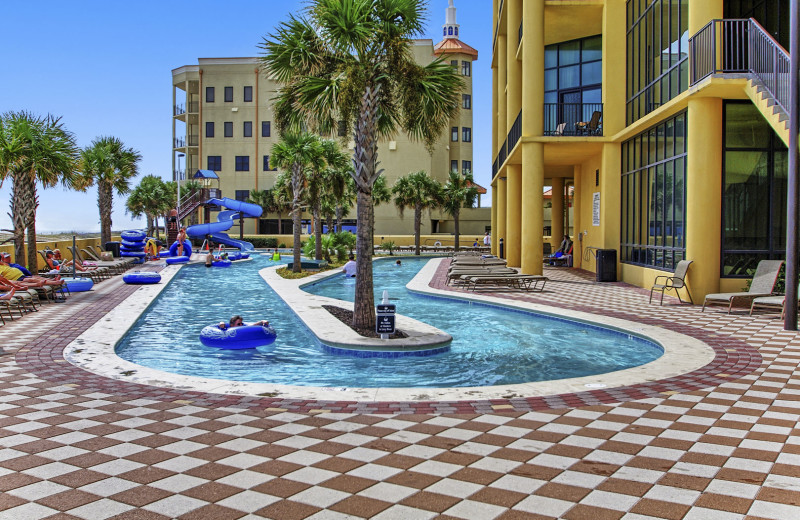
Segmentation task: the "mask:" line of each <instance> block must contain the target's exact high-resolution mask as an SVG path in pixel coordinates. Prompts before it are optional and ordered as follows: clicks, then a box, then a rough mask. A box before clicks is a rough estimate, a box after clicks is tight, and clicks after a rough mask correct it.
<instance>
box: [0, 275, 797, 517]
mask: <svg viewBox="0 0 800 520" xmlns="http://www.w3.org/2000/svg"><path fill="white" fill-rule="evenodd" d="M443 269H445V266H442V268H441V269H440V271H439V272H438V273H437V276H436V278H435V279H434V280H433V282H432V285H433V286H435V287H442V286H443ZM546 274H547V275H548V276H550V277H551V279H552V280H551V282H548V285H547V288H546V291H545V292H544V293H542V294H538V293H537V294H527V293H496V294H495V293H492V294H493V295H495V296H501V297H507V298H511V299H528V300H529V301H534V302H537V303H545V304H549V305H553V306H555V307H563V308H570V309H575V310H581V311H586V312H594V313H599V314H604V315H609V316H614V317H619V318H624V319H629V320H632V321H639V322H644V323H649V324H655V325H662V326H664V327H668V328H670V329H673V330H677V331H680V332H682V333H684V334H689V335H692V336H695V337H697V338H700V339H702V340H704V341H706V342H707V343H709V344H710V345H711V346H712V347H713V348H714V350H715V352H716V358H715V360H714V362H712V363H711V364H710V365H709V366H707V367H704V368H703V369H702V370H699V371H696V372H694V373H692V374H687V375H685V376H682V377H679V378H673V379H670V380H666V381H658V382H652V383H648V384H644V385H637V386H636V387H630V388H623V389H611V390H602V391H598V392H584V393H580V394H571V395H561V396H553V397H546V398H541V399H524V398H518V399H510V400H492V401H480V400H475V401H468V402H458V403H453V402H451V403H359V404H356V403H331V402H314V401H292V400H276V399H270V398H265V397H244V398H243V397H239V396H223V395H213V394H203V393H199V392H180V391H177V390H172V389H163V388H155V387H148V386H144V385H136V384H130V383H126V382H123V381H114V380H110V379H107V378H104V377H101V376H97V375H94V374H90V373H87V372H85V371H83V370H80V369H77V368H75V367H73V366H72V365H70V364H69V363H67V362H66V361H65V360H64V359H63V357H62V356H61V350H62V349H63V347H64V346H65V345H66V344H68V343H69V342H71V341H72V340H73V339H74V338H75V337H77V336H78V335H79V334H80V333H81V332H82V331H83V330H85V329H86V328H87V327H88V326H90V325H91V324H93V323H95V322H96V321H97V320H98V319H101V318H102V317H103V316H104V314H105V312H107V311H108V310H109V309H110V308H112V307H113V306H115V305H116V304H117V303H118V302H120V301H122V299H124V298H126V297H127V296H128V295H130V294H131V293H132V292H133V291H134V290H136V288H135V287H133V286H125V285H124V284H122V283H121V280H120V279H119V277H117V278H116V279H113V280H109V281H106V282H103V283H101V284H99V285H98V286H97V287H96V290H95V291H93V292H91V293H84V294H76V295H73V296H72V297H71V298H70V301H69V302H68V303H66V304H53V305H46V306H44V307H43V308H42V309H41V311H40V312H38V313H35V314H29V315H26V316H25V317H24V318H23V319H19V320H15V321H14V322H9V323H7V324H6V325H5V326H2V327H0V346H2V355H0V493H1V494H0V519H6V518H8V519H13V520H29V519H30V520H35V519H40V518H84V519H92V520H94V519H105V518H137V519H150V518H154V519H155V518H186V519H194V518H209V519H212V518H213V519H228V518H231V519H233V518H245V517H250V518H275V519H295V518H297V519H303V518H331V519H337V518H385V519H391V518H397V519H416V518H465V519H492V518H531V519H547V518H565V519H575V520H577V519H592V520H604V519H620V518H625V519H650V518H664V519H681V518H685V519H699V520H717V519H725V520H728V519H731V520H733V519H745V518H747V519H754V520H755V519H759V518H769V519H780V520H784V519H785V520H790V519H795V518H800V478H798V477H800V464H799V463H800V429H799V428H798V425H797V422H798V411H800V384H799V383H800V379H798V375H797V364H798V360H800V338H798V335H797V334H796V333H789V332H784V331H783V330H782V323H781V321H780V320H779V317H778V315H776V314H763V315H760V316H755V317H752V318H750V317H748V316H746V315H743V314H742V313H739V314H734V315H731V316H729V315H727V314H724V312H723V311H720V310H711V311H707V312H705V313H701V312H700V311H699V307H690V306H682V305H678V304H677V300H676V299H671V298H669V299H667V298H665V302H666V301H667V300H668V301H669V303H668V304H665V305H664V306H663V307H660V306H658V305H656V304H654V305H648V304H647V291H643V290H641V289H637V288H634V287H631V286H628V285H626V284H594V283H592V282H591V278H590V275H589V274H588V273H582V272H580V271H575V270H567V269H550V270H548V271H547V273H546ZM398 412H405V413H398ZM423 412H424V413H423ZM459 412H463V413H459Z"/></svg>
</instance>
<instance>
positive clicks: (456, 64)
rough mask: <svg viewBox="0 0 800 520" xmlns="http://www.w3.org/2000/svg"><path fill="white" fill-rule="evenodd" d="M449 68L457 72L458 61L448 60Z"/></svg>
mask: <svg viewBox="0 0 800 520" xmlns="http://www.w3.org/2000/svg"><path fill="white" fill-rule="evenodd" d="M450 66H451V67H453V68H454V69H456V70H458V60H450Z"/></svg>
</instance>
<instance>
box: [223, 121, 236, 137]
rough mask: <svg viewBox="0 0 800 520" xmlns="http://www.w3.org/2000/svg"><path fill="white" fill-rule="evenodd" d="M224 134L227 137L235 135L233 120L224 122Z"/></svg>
mask: <svg viewBox="0 0 800 520" xmlns="http://www.w3.org/2000/svg"><path fill="white" fill-rule="evenodd" d="M222 135H223V136H224V137H226V138H228V137H233V121H225V122H224V123H223V125H222Z"/></svg>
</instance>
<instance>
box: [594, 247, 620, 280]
mask: <svg viewBox="0 0 800 520" xmlns="http://www.w3.org/2000/svg"><path fill="white" fill-rule="evenodd" d="M597 281H598V282H616V281H617V250H616V249H598V250H597Z"/></svg>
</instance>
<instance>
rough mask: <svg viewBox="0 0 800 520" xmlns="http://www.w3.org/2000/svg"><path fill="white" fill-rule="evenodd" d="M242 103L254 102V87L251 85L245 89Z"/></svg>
mask: <svg viewBox="0 0 800 520" xmlns="http://www.w3.org/2000/svg"><path fill="white" fill-rule="evenodd" d="M242 101H243V102H244V103H252V102H253V87H252V86H251V85H246V86H245V87H244V92H242Z"/></svg>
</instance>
